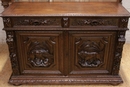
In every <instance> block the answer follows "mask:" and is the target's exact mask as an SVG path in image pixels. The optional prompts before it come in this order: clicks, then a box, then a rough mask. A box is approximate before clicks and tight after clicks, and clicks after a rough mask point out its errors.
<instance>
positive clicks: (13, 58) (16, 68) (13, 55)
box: [6, 31, 20, 75]
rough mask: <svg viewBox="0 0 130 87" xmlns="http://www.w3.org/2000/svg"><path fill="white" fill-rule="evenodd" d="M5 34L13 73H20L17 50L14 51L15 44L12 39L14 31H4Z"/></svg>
mask: <svg viewBox="0 0 130 87" xmlns="http://www.w3.org/2000/svg"><path fill="white" fill-rule="evenodd" d="M6 34H7V38H6V42H7V44H8V47H9V54H10V60H11V64H12V69H13V74H14V75H19V74H20V73H19V65H18V59H17V52H16V44H15V41H14V32H13V31H6Z"/></svg>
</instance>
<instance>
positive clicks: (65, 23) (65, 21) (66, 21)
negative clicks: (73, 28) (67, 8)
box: [62, 18, 69, 28]
mask: <svg viewBox="0 0 130 87" xmlns="http://www.w3.org/2000/svg"><path fill="white" fill-rule="evenodd" d="M62 27H63V28H68V27H69V18H62Z"/></svg>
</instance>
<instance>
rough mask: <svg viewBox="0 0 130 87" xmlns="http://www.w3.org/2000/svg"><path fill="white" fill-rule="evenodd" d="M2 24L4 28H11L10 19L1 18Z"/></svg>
mask: <svg viewBox="0 0 130 87" xmlns="http://www.w3.org/2000/svg"><path fill="white" fill-rule="evenodd" d="M3 22H4V27H5V28H11V27H12V25H11V19H10V18H3Z"/></svg>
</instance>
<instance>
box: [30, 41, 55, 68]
mask: <svg viewBox="0 0 130 87" xmlns="http://www.w3.org/2000/svg"><path fill="white" fill-rule="evenodd" d="M53 44H55V42H54V41H52V40H51V39H50V40H45V41H44V40H43V41H34V42H31V43H30V44H29V47H28V65H29V66H30V67H49V66H50V65H51V64H53V62H54V55H53V50H54V47H53Z"/></svg>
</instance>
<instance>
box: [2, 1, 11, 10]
mask: <svg viewBox="0 0 130 87" xmlns="http://www.w3.org/2000/svg"><path fill="white" fill-rule="evenodd" d="M1 1H2V6H3V7H4V8H7V7H8V6H9V3H10V2H11V0H1Z"/></svg>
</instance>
